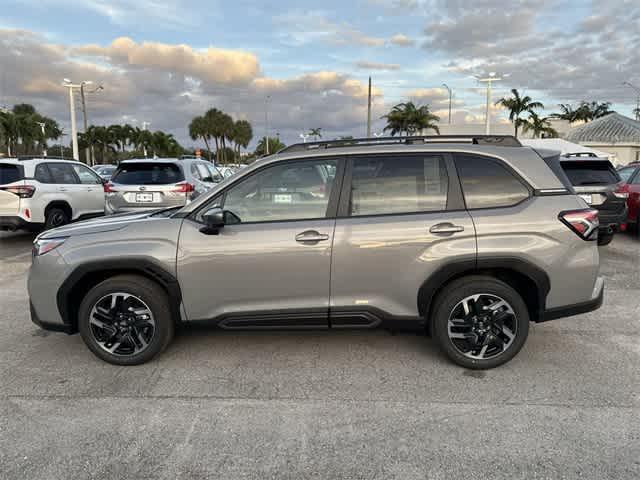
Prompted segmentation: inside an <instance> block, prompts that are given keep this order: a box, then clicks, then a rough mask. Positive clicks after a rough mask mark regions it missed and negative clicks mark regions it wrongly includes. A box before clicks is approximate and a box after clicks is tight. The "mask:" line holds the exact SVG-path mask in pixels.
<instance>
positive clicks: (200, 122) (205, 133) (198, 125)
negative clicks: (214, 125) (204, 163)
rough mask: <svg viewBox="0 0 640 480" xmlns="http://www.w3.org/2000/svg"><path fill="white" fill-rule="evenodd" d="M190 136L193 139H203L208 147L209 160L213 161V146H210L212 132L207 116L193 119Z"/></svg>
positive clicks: (190, 125)
mask: <svg viewBox="0 0 640 480" xmlns="http://www.w3.org/2000/svg"><path fill="white" fill-rule="evenodd" d="M189 136H190V137H191V140H198V139H199V138H201V139H202V141H203V142H204V144H205V146H206V147H207V153H208V156H209V161H211V147H209V140H210V139H211V134H210V130H209V128H208V125H207V120H206V118H205V117H203V116H197V117H194V118H193V119H192V120H191V123H190V124H189Z"/></svg>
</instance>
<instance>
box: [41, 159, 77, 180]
mask: <svg viewBox="0 0 640 480" xmlns="http://www.w3.org/2000/svg"><path fill="white" fill-rule="evenodd" d="M47 167H49V172H50V173H51V177H52V178H53V182H54V183H61V184H74V183H78V177H76V174H75V172H74V170H73V167H72V166H71V165H70V164H68V163H48V164H47Z"/></svg>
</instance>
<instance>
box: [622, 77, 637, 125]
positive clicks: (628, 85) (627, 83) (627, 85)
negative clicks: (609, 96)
mask: <svg viewBox="0 0 640 480" xmlns="http://www.w3.org/2000/svg"><path fill="white" fill-rule="evenodd" d="M622 85H624V86H625V87H630V88H633V89H634V90H635V92H636V93H637V94H638V97H637V98H636V109H635V114H636V120H638V121H640V87H636V86H635V85H633V84H632V83H630V82H622Z"/></svg>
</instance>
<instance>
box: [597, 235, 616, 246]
mask: <svg viewBox="0 0 640 480" xmlns="http://www.w3.org/2000/svg"><path fill="white" fill-rule="evenodd" d="M612 240H613V233H604V234H602V235H598V246H600V247H604V246H605V245H609V244H610V243H611V241H612Z"/></svg>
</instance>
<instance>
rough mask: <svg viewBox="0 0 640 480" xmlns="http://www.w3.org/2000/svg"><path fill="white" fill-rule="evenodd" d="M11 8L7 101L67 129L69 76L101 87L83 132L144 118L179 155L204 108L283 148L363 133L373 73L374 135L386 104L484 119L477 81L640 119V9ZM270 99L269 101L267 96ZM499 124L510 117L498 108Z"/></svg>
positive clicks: (461, 1) (237, 3)
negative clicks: (491, 80) (318, 132)
mask: <svg viewBox="0 0 640 480" xmlns="http://www.w3.org/2000/svg"><path fill="white" fill-rule="evenodd" d="M305 3H306V2H302V1H294V0H283V1H278V2H273V1H271V2H270V1H264V0H263V1H259V0H234V1H229V0H207V1H205V0H197V1H192V0H174V1H171V0H167V1H163V0H136V1H129V0H85V1H81V2H79V1H71V0H2V9H1V10H2V13H1V14H0V106H4V105H12V104H14V103H18V102H28V103H32V104H34V105H35V106H36V107H37V108H38V109H39V110H41V111H43V112H44V113H46V114H48V115H50V116H53V117H55V118H56V119H58V121H59V122H60V123H61V124H62V125H64V126H66V125H67V124H68V120H67V119H68V116H69V113H68V104H67V103H66V102H67V100H66V98H67V97H65V90H64V89H63V88H62V87H61V80H62V78H65V77H67V78H71V79H72V80H73V81H76V82H79V81H82V80H92V81H93V82H94V83H95V84H102V85H103V86H104V90H103V91H101V92H99V93H95V94H91V95H89V100H88V101H89V114H90V122H91V123H96V124H107V123H115V122H124V121H126V122H129V123H133V124H136V122H137V124H138V125H140V124H141V122H142V121H148V122H151V128H152V129H163V130H167V131H170V132H172V133H174V134H175V135H176V137H177V138H178V139H179V140H180V141H182V142H183V143H184V144H185V145H192V144H193V142H192V141H191V140H190V139H188V138H187V129H186V126H187V125H188V123H189V120H190V119H191V118H192V117H193V116H194V115H197V114H200V113H202V112H203V111H204V110H206V109H208V108H210V107H217V108H220V109H222V110H224V111H226V112H228V113H230V114H232V115H233V116H234V117H235V118H246V119H248V120H250V121H251V122H252V124H253V125H254V131H255V135H256V136H259V135H264V132H265V110H268V117H269V130H270V133H271V134H272V135H274V134H275V133H279V134H280V136H281V137H282V138H283V140H284V141H285V142H287V143H289V142H292V141H295V140H297V137H298V134H299V133H300V132H301V131H303V130H305V129H309V128H312V127H322V128H323V130H324V131H325V132H326V133H325V136H327V137H335V136H338V135H363V134H364V131H365V121H366V94H367V87H366V83H367V77H368V76H369V75H371V76H372V77H373V82H374V118H375V119H376V121H375V122H374V131H381V130H382V128H383V126H384V125H383V121H381V120H378V118H379V117H380V116H381V115H382V114H384V113H385V112H386V111H387V110H388V109H389V107H390V106H392V105H393V104H395V103H398V102H400V101H404V100H407V99H411V100H413V101H416V102H419V103H428V104H429V105H430V106H431V108H432V110H435V111H436V112H437V113H438V114H439V115H441V117H442V119H443V120H445V121H446V116H447V111H446V109H447V105H448V96H447V95H448V94H447V92H446V90H445V89H444V87H442V83H443V82H444V83H447V84H448V85H449V86H451V88H452V89H453V96H454V100H453V104H454V113H453V121H454V122H460V123H462V122H470V123H473V122H482V121H483V108H484V102H485V98H484V90H483V88H482V87H481V86H480V85H478V84H477V83H476V81H475V80H474V78H473V75H482V74H486V73H487V72H498V73H508V74H509V77H508V78H507V79H505V81H503V82H501V83H500V84H499V86H498V87H497V88H496V91H495V95H496V97H499V96H501V95H503V94H506V93H508V89H510V88H518V89H519V90H524V91H525V92H526V93H527V94H529V95H531V96H532V97H535V99H537V100H541V101H543V102H544V103H545V105H546V106H547V110H546V112H545V113H546V114H549V113H551V112H553V111H554V110H555V109H556V105H557V104H558V103H567V102H578V101H580V100H583V99H584V100H598V101H610V102H612V103H613V104H614V108H615V109H616V110H617V111H619V112H621V113H623V114H626V115H631V110H632V108H633V106H634V105H633V104H634V102H635V93H634V92H633V91H632V90H631V89H630V88H625V87H623V86H622V82H625V81H629V82H632V83H635V84H636V85H638V86H640V1H638V0H608V1H607V2H602V1H594V2H591V1H588V0H581V1H575V0H537V1H523V0H512V1H510V2H507V1H505V0H500V1H498V0H474V1H473V2H470V1H467V0H350V1H344V0H343V1H337V0H325V1H323V2H318V1H315V2H308V3H306V4H305ZM267 98H269V100H268V101H267ZM494 115H495V116H496V120H500V118H501V117H503V115H504V113H503V112H500V111H499V110H498V109H496V110H495V111H494Z"/></svg>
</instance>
